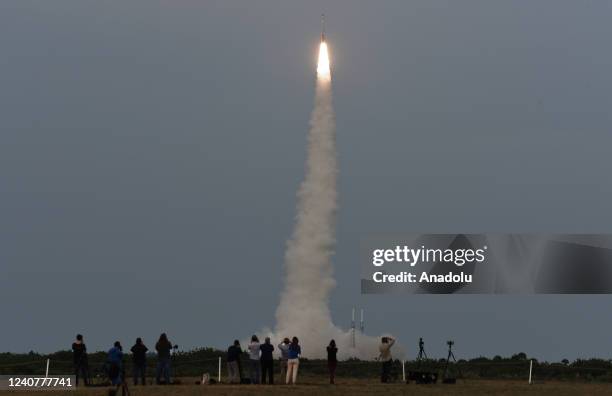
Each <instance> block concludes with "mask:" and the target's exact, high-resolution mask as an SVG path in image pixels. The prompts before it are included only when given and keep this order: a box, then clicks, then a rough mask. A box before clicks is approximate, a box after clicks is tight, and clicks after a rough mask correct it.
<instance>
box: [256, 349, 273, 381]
mask: <svg viewBox="0 0 612 396" xmlns="http://www.w3.org/2000/svg"><path fill="white" fill-rule="evenodd" d="M259 349H261V383H262V384H265V383H266V373H268V384H270V385H272V384H274V356H272V352H274V346H273V345H272V344H271V343H270V337H266V340H265V341H264V343H263V344H261V345H260V346H259Z"/></svg>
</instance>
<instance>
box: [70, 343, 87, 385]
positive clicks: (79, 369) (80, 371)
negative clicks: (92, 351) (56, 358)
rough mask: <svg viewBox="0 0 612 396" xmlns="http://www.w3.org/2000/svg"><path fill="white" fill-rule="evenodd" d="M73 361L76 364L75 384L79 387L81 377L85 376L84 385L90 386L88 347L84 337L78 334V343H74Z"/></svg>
mask: <svg viewBox="0 0 612 396" xmlns="http://www.w3.org/2000/svg"><path fill="white" fill-rule="evenodd" d="M72 359H73V362H74V375H75V377H76V378H75V384H76V386H79V375H82V376H83V384H84V385H85V386H87V385H89V378H88V373H89V367H88V365H87V347H86V346H85V343H84V342H83V336H82V335H81V334H77V336H76V341H74V342H73V343H72Z"/></svg>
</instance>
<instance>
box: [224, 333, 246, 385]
mask: <svg viewBox="0 0 612 396" xmlns="http://www.w3.org/2000/svg"><path fill="white" fill-rule="evenodd" d="M241 354H242V349H241V348H240V342H239V341H238V340H234V344H233V345H230V347H229V348H227V376H228V377H229V382H230V384H239V383H240V380H241V378H242V376H241V375H240V355H241Z"/></svg>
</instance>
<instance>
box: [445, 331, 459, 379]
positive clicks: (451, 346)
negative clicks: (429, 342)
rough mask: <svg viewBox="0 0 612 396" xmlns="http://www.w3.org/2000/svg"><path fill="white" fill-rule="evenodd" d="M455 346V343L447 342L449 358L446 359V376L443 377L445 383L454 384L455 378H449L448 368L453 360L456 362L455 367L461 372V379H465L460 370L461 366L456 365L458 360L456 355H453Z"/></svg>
mask: <svg viewBox="0 0 612 396" xmlns="http://www.w3.org/2000/svg"><path fill="white" fill-rule="evenodd" d="M454 344H455V341H447V342H446V345H448V356H447V357H446V367H444V376H443V381H445V382H452V383H454V381H455V378H449V377H448V366H449V364H450V359H451V358H453V362H455V365H456V366H457V371H458V372H459V378H463V374H462V373H461V369H460V368H459V366H458V365H457V364H456V363H457V359H455V354H454V353H453V345H454Z"/></svg>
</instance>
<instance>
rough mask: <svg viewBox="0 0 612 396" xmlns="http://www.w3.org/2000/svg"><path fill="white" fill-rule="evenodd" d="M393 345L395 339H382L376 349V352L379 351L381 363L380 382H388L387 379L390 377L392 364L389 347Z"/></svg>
mask: <svg viewBox="0 0 612 396" xmlns="http://www.w3.org/2000/svg"><path fill="white" fill-rule="evenodd" d="M393 344H395V339H393V338H392V337H383V338H382V339H381V344H380V346H379V347H378V350H379V351H380V357H379V360H380V361H381V362H382V374H381V376H380V382H389V377H390V375H391V363H392V362H393V357H392V356H391V347H392V346H393Z"/></svg>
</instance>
